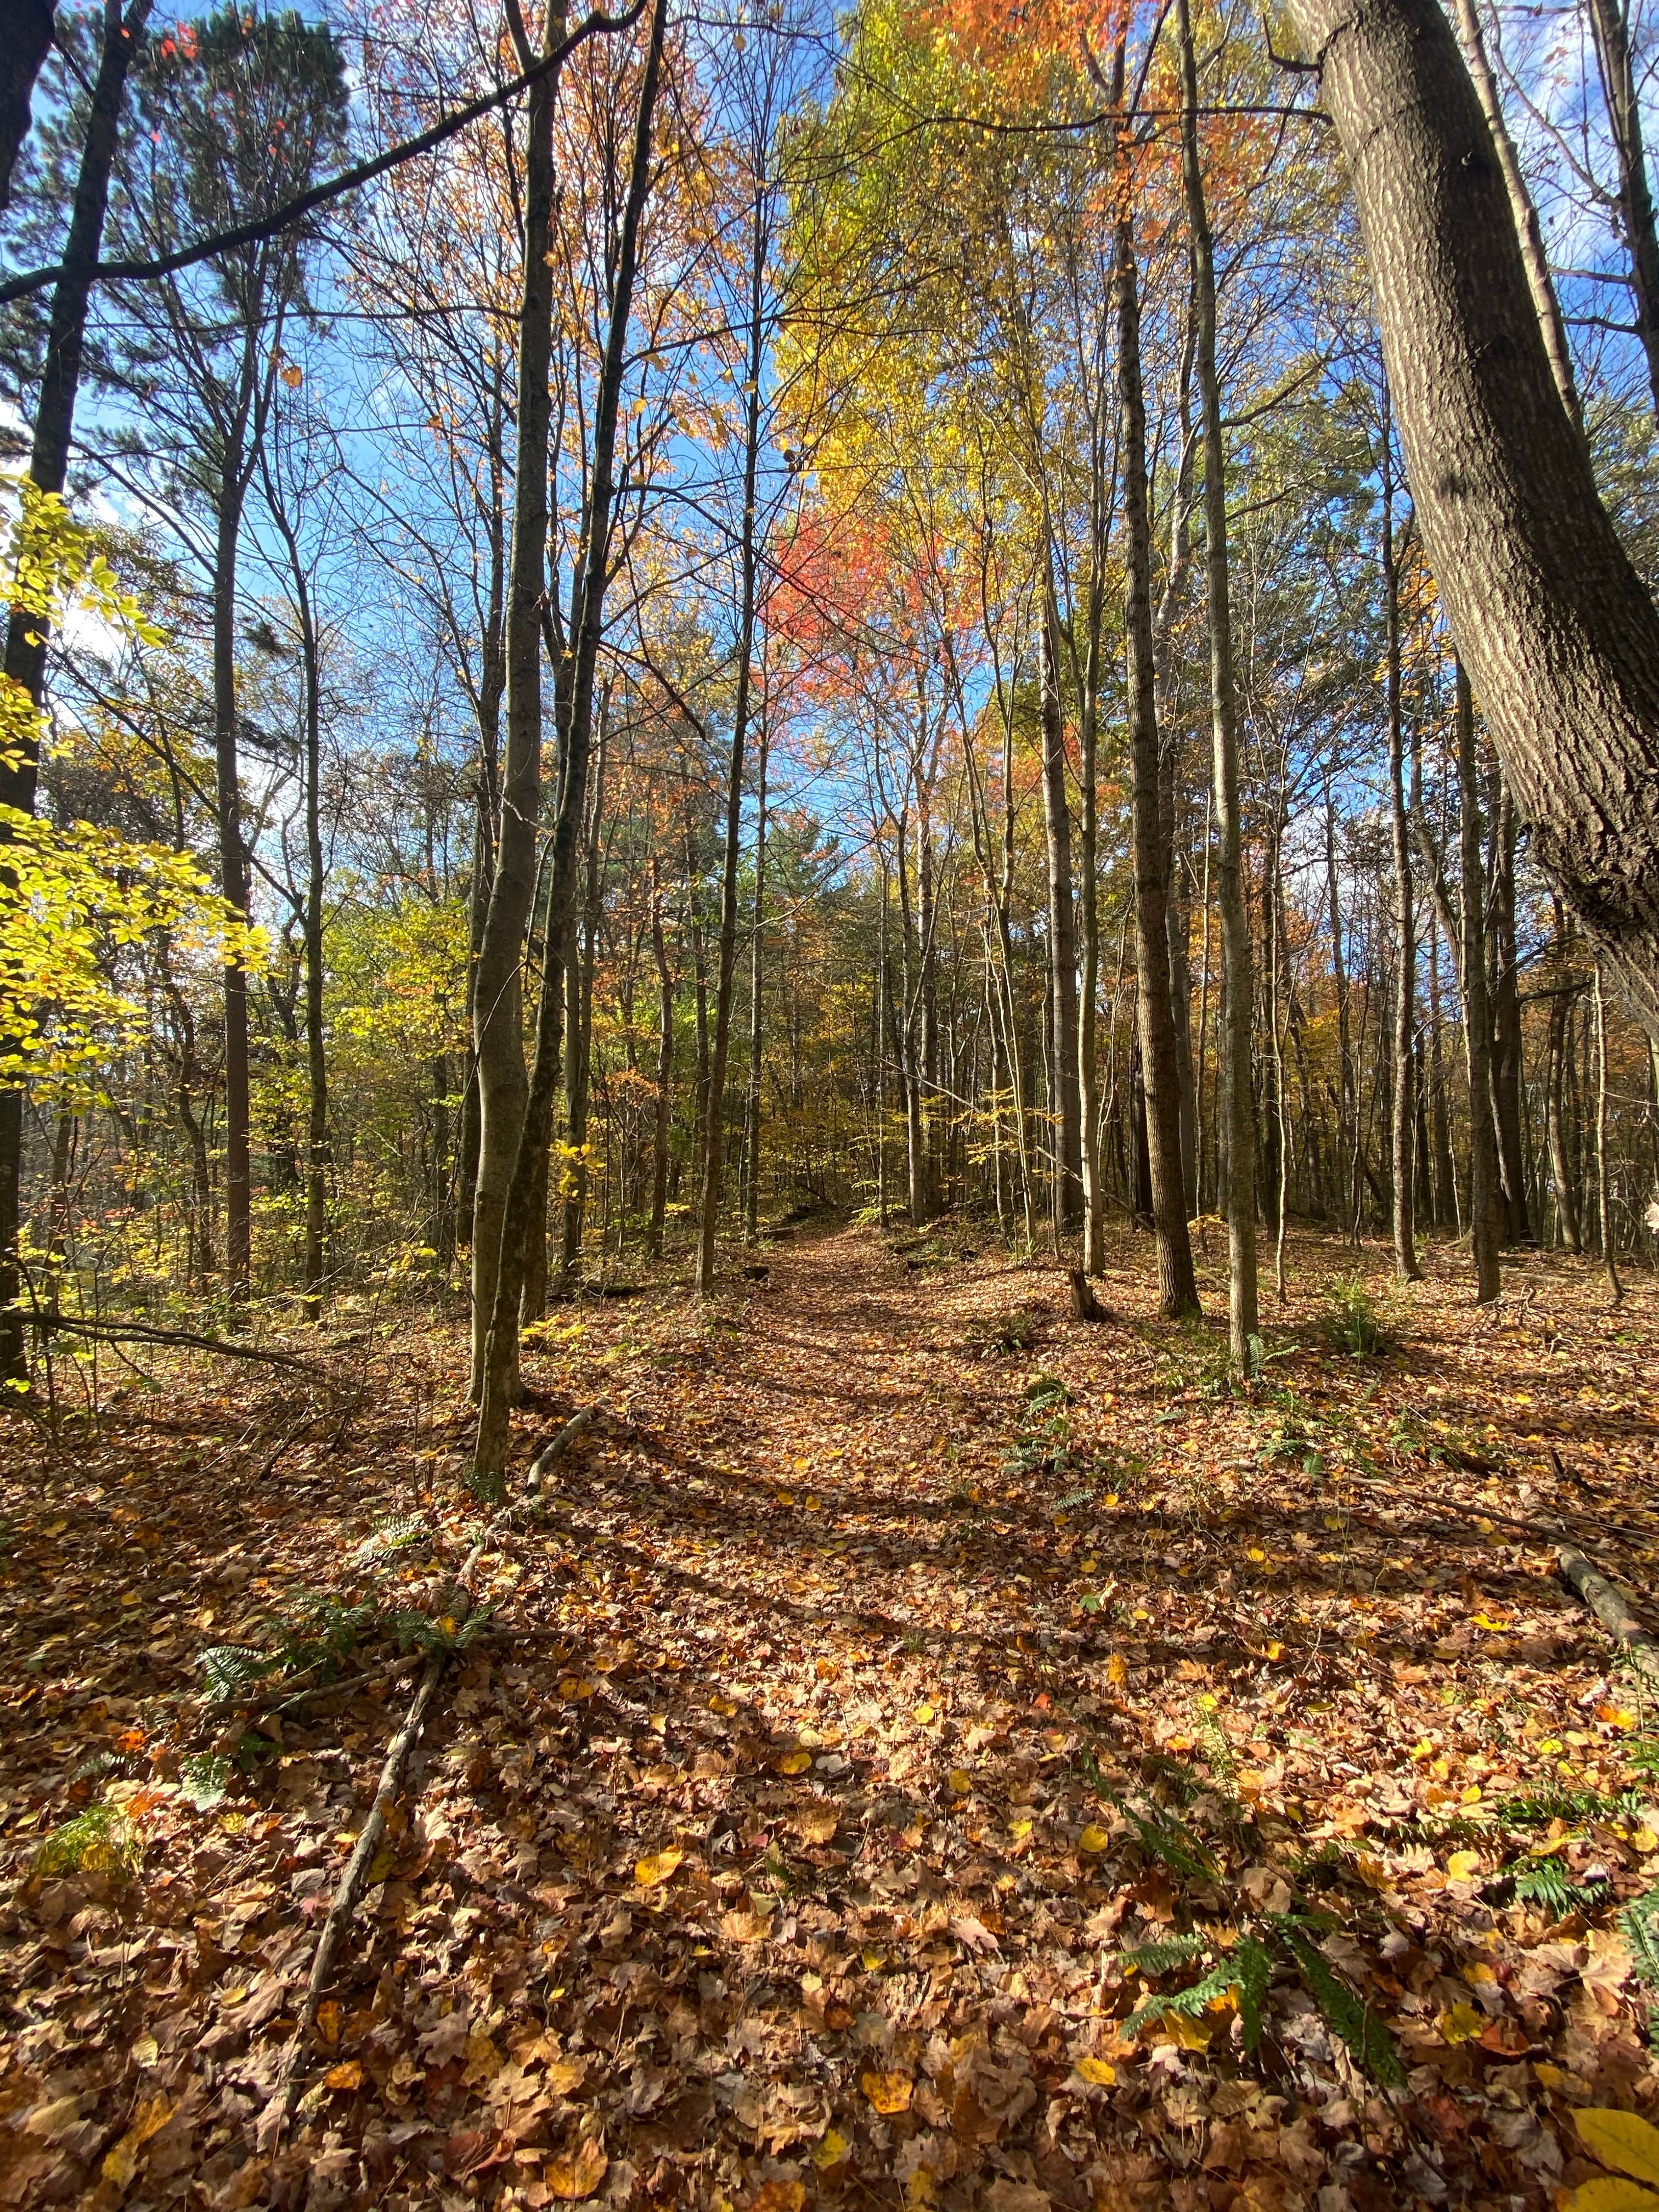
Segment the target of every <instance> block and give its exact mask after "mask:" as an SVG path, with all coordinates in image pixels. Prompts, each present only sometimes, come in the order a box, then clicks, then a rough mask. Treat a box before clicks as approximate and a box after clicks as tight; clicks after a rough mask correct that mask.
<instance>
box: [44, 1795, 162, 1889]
mask: <svg viewBox="0 0 1659 2212" xmlns="http://www.w3.org/2000/svg"><path fill="white" fill-rule="evenodd" d="M143 1853H144V1844H143V1836H142V1835H141V1834H140V1833H139V1830H138V1825H137V1822H136V1821H135V1820H131V1819H129V1818H128V1816H127V1814H125V1813H124V1812H123V1811H122V1809H121V1808H120V1807H119V1806H118V1805H112V1804H110V1803H108V1802H105V1803H103V1804H99V1805H89V1806H88V1808H87V1809H86V1811H85V1812H84V1813H77V1814H76V1816H75V1818H74V1819H73V1820H66V1821H64V1825H63V1826H62V1827H61V1828H55V1829H54V1830H53V1831H52V1834H51V1835H49V1836H48V1837H47V1838H46V1841H45V1842H44V1843H43V1844H41V1845H40V1849H39V1850H37V1851H36V1852H35V1854H34V1870H35V1872H36V1873H37V1874H42V1875H66V1874H107V1875H117V1876H120V1875H129V1874H131V1872H132V1871H133V1869H135V1868H136V1867H137V1864H138V1863H139V1861H140V1860H141V1859H142V1858H143Z"/></svg>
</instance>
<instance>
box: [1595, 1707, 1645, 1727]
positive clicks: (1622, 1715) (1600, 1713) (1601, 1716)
mask: <svg viewBox="0 0 1659 2212" xmlns="http://www.w3.org/2000/svg"><path fill="white" fill-rule="evenodd" d="M1595 1717H1596V1719H1597V1720H1598V1721H1605V1722H1606V1723H1607V1726H1608V1727H1609V1728H1616V1729H1633V1728H1634V1727H1635V1726H1636V1716H1635V1714H1634V1713H1633V1712H1632V1711H1629V1709H1628V1708H1627V1707H1626V1706H1624V1705H1598V1706H1597V1707H1596V1708H1595Z"/></svg>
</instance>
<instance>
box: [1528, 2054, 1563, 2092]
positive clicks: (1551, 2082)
mask: <svg viewBox="0 0 1659 2212" xmlns="http://www.w3.org/2000/svg"><path fill="white" fill-rule="evenodd" d="M1532 2070H1533V2073H1534V2075H1535V2076H1536V2077H1537V2081H1538V2085H1539V2087H1541V2088H1543V2089H1565V2087H1566V2086H1567V2078H1568V2077H1567V2076H1566V2075H1565V2074H1564V2073H1563V2072H1562V2070H1561V2069H1560V2068H1559V2066H1552V2065H1551V2064H1550V2063H1549V2061H1548V2059H1547V2058H1539V2059H1535V2060H1534V2062H1533V2069H1532Z"/></svg>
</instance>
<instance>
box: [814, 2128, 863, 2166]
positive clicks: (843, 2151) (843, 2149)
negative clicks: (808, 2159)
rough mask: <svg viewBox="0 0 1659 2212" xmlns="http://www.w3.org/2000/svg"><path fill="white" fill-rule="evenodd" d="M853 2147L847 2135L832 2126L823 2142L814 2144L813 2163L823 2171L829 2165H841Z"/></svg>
mask: <svg viewBox="0 0 1659 2212" xmlns="http://www.w3.org/2000/svg"><path fill="white" fill-rule="evenodd" d="M851 2148H853V2146H852V2145H851V2143H849V2142H848V2140H847V2138H846V2136H843V2135H838V2134H837V2133H836V2130H835V2129H834V2128H831V2129H830V2130H829V2133H828V2134H827V2135H826V2136H824V2138H823V2142H820V2143H816V2144H814V2146H813V2148H812V2163H813V2165H814V2166H817V2169H818V2171H819V2172H820V2173H822V2172H823V2170H824V2169H825V2167H827V2166H839V2165H840V2164H841V2163H842V2160H843V2159H844V2158H845V2157H846V2156H847V2154H848V2151H849V2150H851Z"/></svg>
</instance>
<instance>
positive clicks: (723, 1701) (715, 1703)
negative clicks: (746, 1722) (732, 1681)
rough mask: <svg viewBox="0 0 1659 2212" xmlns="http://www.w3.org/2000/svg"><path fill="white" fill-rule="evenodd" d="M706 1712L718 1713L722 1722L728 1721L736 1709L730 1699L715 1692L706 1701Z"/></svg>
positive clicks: (721, 1693) (717, 1691) (719, 1692)
mask: <svg viewBox="0 0 1659 2212" xmlns="http://www.w3.org/2000/svg"><path fill="white" fill-rule="evenodd" d="M708 1710H709V1711H710V1712H711V1713H719V1714H720V1717H721V1718H722V1719H723V1720H730V1719H731V1717H732V1714H733V1713H734V1712H736V1711H737V1710H738V1709H737V1706H736V1705H734V1704H733V1703H732V1699H730V1698H728V1697H726V1695H725V1694H724V1693H723V1692H721V1691H719V1690H716V1691H715V1692H714V1696H713V1697H712V1698H710V1699H709V1700H708Z"/></svg>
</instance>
